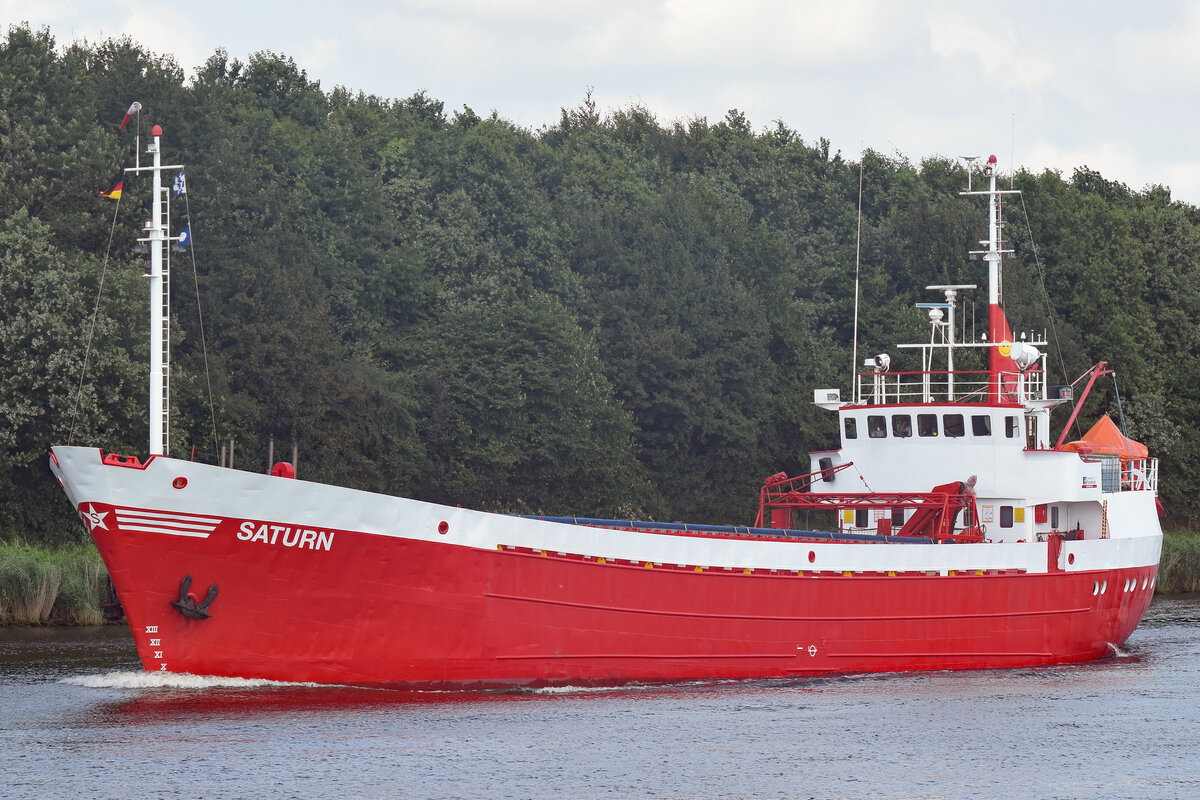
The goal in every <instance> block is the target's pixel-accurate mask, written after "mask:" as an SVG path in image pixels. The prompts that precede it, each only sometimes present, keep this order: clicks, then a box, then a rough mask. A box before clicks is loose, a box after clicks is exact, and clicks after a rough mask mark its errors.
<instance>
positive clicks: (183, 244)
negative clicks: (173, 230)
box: [171, 223, 192, 253]
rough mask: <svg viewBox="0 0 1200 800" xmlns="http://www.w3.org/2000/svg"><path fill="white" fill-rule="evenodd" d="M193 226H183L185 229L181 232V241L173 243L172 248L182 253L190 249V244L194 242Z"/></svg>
mask: <svg viewBox="0 0 1200 800" xmlns="http://www.w3.org/2000/svg"><path fill="white" fill-rule="evenodd" d="M191 229H192V226H191V224H190V223H189V224H187V225H184V226H183V230H181V231H180V232H179V241H177V242H175V243H174V244H172V245H171V249H172V250H174V251H175V252H176V253H182V252H183V251H184V250H187V249H188V245H190V244H191V243H192V230H191Z"/></svg>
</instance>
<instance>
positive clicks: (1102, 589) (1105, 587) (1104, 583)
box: [1100, 581, 1108, 594]
mask: <svg viewBox="0 0 1200 800" xmlns="http://www.w3.org/2000/svg"><path fill="white" fill-rule="evenodd" d="M1107 591H1108V581H1100V594H1104V593H1105V592H1107Z"/></svg>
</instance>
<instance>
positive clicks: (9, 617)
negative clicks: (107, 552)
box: [0, 542, 108, 625]
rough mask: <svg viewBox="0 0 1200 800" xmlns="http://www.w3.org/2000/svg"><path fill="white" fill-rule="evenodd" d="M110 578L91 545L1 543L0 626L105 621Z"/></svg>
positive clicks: (81, 623) (86, 623)
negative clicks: (104, 606) (62, 545)
mask: <svg viewBox="0 0 1200 800" xmlns="http://www.w3.org/2000/svg"><path fill="white" fill-rule="evenodd" d="M107 580H108V573H107V572H106V571H105V569H104V562H103V561H101V560H100V554H99V553H98V552H97V551H96V548H95V547H93V546H92V545H90V544H77V545H71V546H69V547H62V548H55V549H51V548H45V547H37V546H34V545H27V544H20V543H13V542H0V624H17V625H44V624H48V623H49V624H56V625H100V624H101V623H103V622H104V615H103V613H102V612H101V610H100V604H101V602H103V601H104V599H105V596H106V593H107Z"/></svg>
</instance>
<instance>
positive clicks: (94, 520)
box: [79, 503, 108, 531]
mask: <svg viewBox="0 0 1200 800" xmlns="http://www.w3.org/2000/svg"><path fill="white" fill-rule="evenodd" d="M79 516H81V517H83V522H84V524H85V525H87V526H88V530H89V531H94V530H96V528H103V529H104V530H108V526H107V525H105V524H104V518H105V517H107V516H108V512H107V511H97V510H96V508H95V506H93V505H92V504H91V503H88V507H87V510H86V511H85V510H84V509H82V508H81V509H79Z"/></svg>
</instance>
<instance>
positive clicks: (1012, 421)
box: [1004, 417, 1021, 439]
mask: <svg viewBox="0 0 1200 800" xmlns="http://www.w3.org/2000/svg"><path fill="white" fill-rule="evenodd" d="M1020 432H1021V421H1020V420H1019V419H1017V418H1016V417H1005V418H1004V435H1005V436H1007V437H1008V438H1009V439H1015V438H1017V435H1018V434H1019V433H1020Z"/></svg>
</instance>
